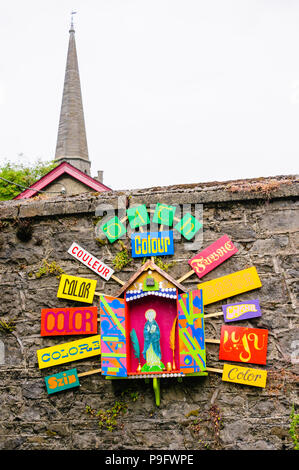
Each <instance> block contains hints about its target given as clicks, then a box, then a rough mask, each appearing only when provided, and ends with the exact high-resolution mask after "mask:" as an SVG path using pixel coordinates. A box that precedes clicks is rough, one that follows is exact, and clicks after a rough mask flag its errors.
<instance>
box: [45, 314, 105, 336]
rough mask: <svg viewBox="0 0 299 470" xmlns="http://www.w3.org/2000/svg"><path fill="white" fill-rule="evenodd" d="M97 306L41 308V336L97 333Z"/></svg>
mask: <svg viewBox="0 0 299 470" xmlns="http://www.w3.org/2000/svg"><path fill="white" fill-rule="evenodd" d="M97 317H98V309H97V307H71V308H43V309H42V312H41V336H57V335H91V334H93V333H97V331H98V324H97Z"/></svg>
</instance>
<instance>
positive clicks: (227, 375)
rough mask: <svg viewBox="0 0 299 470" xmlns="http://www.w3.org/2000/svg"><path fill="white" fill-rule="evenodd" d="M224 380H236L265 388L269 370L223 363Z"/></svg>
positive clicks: (236, 381)
mask: <svg viewBox="0 0 299 470" xmlns="http://www.w3.org/2000/svg"><path fill="white" fill-rule="evenodd" d="M222 380H224V381H225V382H235V383H239V384H244V385H251V386H253V387H262V388H265V386H266V380H267V371H266V370H260V369H251V368H249V367H240V366H236V365H232V364H223V373H222Z"/></svg>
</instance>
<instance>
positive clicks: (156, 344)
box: [142, 308, 165, 372]
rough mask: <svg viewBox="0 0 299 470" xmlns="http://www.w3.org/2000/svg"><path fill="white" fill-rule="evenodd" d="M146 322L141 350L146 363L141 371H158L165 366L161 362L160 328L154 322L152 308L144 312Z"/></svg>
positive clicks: (154, 315)
mask: <svg viewBox="0 0 299 470" xmlns="http://www.w3.org/2000/svg"><path fill="white" fill-rule="evenodd" d="M145 318H146V320H147V321H146V323H145V325H144V330H143V337H144V349H143V351H142V354H143V357H144V359H145V360H146V364H144V366H143V367H142V372H150V371H160V370H163V369H164V368H165V366H164V364H163V363H162V362H161V347H160V328H159V325H158V323H157V322H156V320H155V318H156V312H155V310H153V309H152V308H151V309H149V310H147V311H146V312H145Z"/></svg>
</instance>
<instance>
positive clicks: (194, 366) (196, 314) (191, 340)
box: [177, 290, 206, 374]
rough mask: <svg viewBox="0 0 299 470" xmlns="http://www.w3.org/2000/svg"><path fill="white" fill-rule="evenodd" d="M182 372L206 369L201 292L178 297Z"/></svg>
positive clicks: (197, 291)
mask: <svg viewBox="0 0 299 470" xmlns="http://www.w3.org/2000/svg"><path fill="white" fill-rule="evenodd" d="M177 306H178V326H179V349H180V354H179V357H180V372H183V373H184V374H188V373H195V372H202V371H204V370H205V368H206V350H205V333H204V316H203V302H202V292H201V290H196V291H192V292H187V293H186V294H180V295H179V296H178V303H177Z"/></svg>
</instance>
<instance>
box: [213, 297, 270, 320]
mask: <svg viewBox="0 0 299 470" xmlns="http://www.w3.org/2000/svg"><path fill="white" fill-rule="evenodd" d="M222 311H223V316H224V321H225V322H226V323H227V322H232V321H239V320H247V319H248V318H255V317H260V316H261V315H262V312H261V309H260V304H259V301H258V300H248V301H247V302H239V303H236V304H227V305H222Z"/></svg>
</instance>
